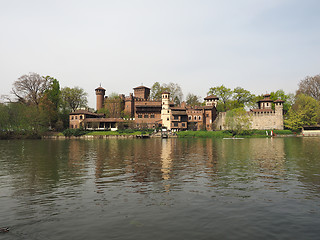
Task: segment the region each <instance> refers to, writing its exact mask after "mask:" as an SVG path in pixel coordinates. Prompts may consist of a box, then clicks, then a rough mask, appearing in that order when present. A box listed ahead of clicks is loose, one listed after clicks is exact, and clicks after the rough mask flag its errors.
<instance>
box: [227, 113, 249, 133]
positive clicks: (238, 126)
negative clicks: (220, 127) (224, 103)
mask: <svg viewBox="0 0 320 240" xmlns="http://www.w3.org/2000/svg"><path fill="white" fill-rule="evenodd" d="M225 124H226V126H225V127H226V128H227V129H228V130H231V131H233V133H234V134H235V135H239V134H242V133H243V132H244V131H246V130H249V129H250V126H251V118H250V115H249V114H248V113H247V112H246V110H245V109H244V108H235V109H232V110H230V111H228V112H227V114H226V123H225Z"/></svg>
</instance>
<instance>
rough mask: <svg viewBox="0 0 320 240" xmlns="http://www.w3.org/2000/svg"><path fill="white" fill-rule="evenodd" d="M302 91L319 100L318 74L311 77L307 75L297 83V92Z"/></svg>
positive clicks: (319, 79)
mask: <svg viewBox="0 0 320 240" xmlns="http://www.w3.org/2000/svg"><path fill="white" fill-rule="evenodd" d="M300 93H303V94H305V95H308V96H310V97H313V98H314V99H316V100H317V101H320V74H319V75H315V76H313V77H310V76H307V77H306V78H305V79H303V80H301V81H300V83H299V89H298V91H297V94H300Z"/></svg>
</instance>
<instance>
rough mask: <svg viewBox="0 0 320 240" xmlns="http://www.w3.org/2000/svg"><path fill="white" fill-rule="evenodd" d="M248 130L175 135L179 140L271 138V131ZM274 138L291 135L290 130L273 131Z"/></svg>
mask: <svg viewBox="0 0 320 240" xmlns="http://www.w3.org/2000/svg"><path fill="white" fill-rule="evenodd" d="M267 132H268V135H267V134H266V130H250V131H243V133H242V134H235V133H233V132H231V131H183V132H178V133H177V135H178V137H180V138H188V137H199V138H230V137H245V138H249V137H271V135H270V133H271V130H267ZM273 134H274V136H277V135H292V134H293V132H292V131H290V130H273Z"/></svg>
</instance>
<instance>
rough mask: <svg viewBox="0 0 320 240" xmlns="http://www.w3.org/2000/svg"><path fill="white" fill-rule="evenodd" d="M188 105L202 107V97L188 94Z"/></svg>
mask: <svg viewBox="0 0 320 240" xmlns="http://www.w3.org/2000/svg"><path fill="white" fill-rule="evenodd" d="M186 103H187V105H188V106H192V107H194V106H199V105H201V102H200V97H199V96H197V95H194V94H192V93H188V94H187V97H186Z"/></svg>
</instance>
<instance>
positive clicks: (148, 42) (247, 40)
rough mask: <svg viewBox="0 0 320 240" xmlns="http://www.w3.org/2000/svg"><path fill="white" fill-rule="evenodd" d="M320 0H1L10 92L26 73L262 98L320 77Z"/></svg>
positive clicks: (0, 54)
mask: <svg viewBox="0 0 320 240" xmlns="http://www.w3.org/2000/svg"><path fill="white" fill-rule="evenodd" d="M319 9H320V1H319V0H220V1H218V0H211V1H209V0H208V1H206V0H190V1H189V0H168V1H167V0H154V1H153V0H128V1H122V0H112V1H111V0H90V1H89V0H82V1H81V0H63V1H60V0H56V1H55V0H50V1H45V0H27V1H26V0H0V30H1V37H0V80H1V91H0V95H3V94H9V93H10V91H11V88H12V84H13V82H14V81H15V80H17V79H18V78H19V77H20V76H21V75H23V74H27V73H29V72H36V73H39V74H40V75H50V76H52V77H55V78H56V79H57V80H58V81H59V82H60V85H61V87H65V86H68V87H74V86H79V87H81V88H84V90H85V91H86V92H87V93H88V94H89V105H90V107H95V93H94V89H95V88H96V87H98V86H99V85H100V83H101V85H102V87H104V88H105V89H107V94H110V93H111V92H117V93H123V94H126V95H128V94H129V93H130V92H132V91H133V90H132V88H134V87H137V86H139V85H141V84H143V85H145V86H148V87H151V86H152V84H153V83H154V82H156V81H158V82H160V83H169V82H174V83H178V84H179V85H180V86H181V87H182V90H183V93H184V96H186V95H187V94H188V93H189V92H190V93H194V94H197V95H199V96H201V97H205V96H206V93H207V92H208V90H209V88H210V87H214V86H220V85H222V84H223V85H225V86H227V87H229V88H235V87H238V86H240V87H243V88H245V89H247V90H249V91H251V92H253V93H255V94H262V93H266V92H271V91H276V90H278V89H283V90H284V91H285V92H292V93H293V92H295V90H296V89H297V85H298V82H299V81H300V80H301V79H303V78H305V77H306V76H308V75H309V76H313V75H316V74H319V73H320V14H319Z"/></svg>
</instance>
